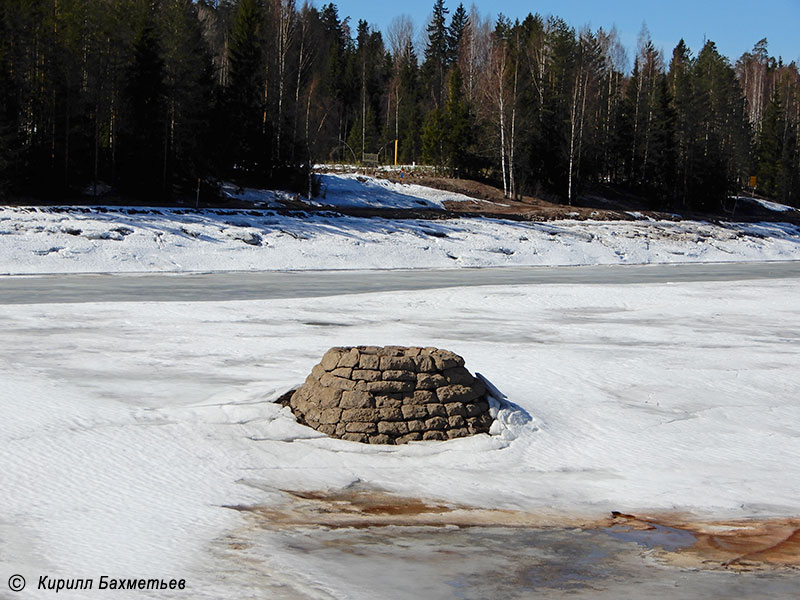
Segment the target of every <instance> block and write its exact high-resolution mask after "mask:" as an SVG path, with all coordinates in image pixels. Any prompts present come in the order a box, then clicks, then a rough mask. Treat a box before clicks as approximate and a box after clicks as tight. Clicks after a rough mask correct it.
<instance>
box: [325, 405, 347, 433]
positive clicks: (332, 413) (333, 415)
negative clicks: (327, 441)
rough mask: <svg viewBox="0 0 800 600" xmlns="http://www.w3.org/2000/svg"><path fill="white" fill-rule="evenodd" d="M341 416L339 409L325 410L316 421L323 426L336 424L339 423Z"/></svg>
mask: <svg viewBox="0 0 800 600" xmlns="http://www.w3.org/2000/svg"><path fill="white" fill-rule="evenodd" d="M341 416H342V409H341V408H326V409H324V410H322V411H320V413H319V419H318V420H319V422H320V423H323V424H328V423H333V424H336V423H338V422H339V417H341ZM348 420H349V419H348ZM334 429H335V428H334Z"/></svg>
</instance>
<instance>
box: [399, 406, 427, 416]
mask: <svg viewBox="0 0 800 600" xmlns="http://www.w3.org/2000/svg"><path fill="white" fill-rule="evenodd" d="M401 410H402V411H403V418H404V419H406V420H407V419H425V418H426V417H427V416H428V411H427V409H426V408H425V406H424V405H422V404H417V405H415V404H408V405H405V406H403V408H402V409H401Z"/></svg>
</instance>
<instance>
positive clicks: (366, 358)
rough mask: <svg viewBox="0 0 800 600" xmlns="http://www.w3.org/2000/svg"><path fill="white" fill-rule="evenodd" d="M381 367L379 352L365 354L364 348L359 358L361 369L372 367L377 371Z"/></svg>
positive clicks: (371, 368)
mask: <svg viewBox="0 0 800 600" xmlns="http://www.w3.org/2000/svg"><path fill="white" fill-rule="evenodd" d="M380 367H381V357H380V356H378V355H377V354H364V351H363V350H362V352H361V356H360V357H359V358H358V368H359V369H370V370H374V371H377V370H379V369H380Z"/></svg>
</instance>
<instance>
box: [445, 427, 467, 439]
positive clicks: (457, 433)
mask: <svg viewBox="0 0 800 600" xmlns="http://www.w3.org/2000/svg"><path fill="white" fill-rule="evenodd" d="M468 435H469V429H466V428H465V427H462V428H460V429H449V430H448V431H447V437H448V438H450V439H451V440H452V439H453V438H460V437H467V436H468Z"/></svg>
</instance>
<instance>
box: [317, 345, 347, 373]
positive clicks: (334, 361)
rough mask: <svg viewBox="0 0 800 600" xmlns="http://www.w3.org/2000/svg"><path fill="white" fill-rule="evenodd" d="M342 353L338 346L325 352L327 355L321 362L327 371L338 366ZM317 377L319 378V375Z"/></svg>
mask: <svg viewBox="0 0 800 600" xmlns="http://www.w3.org/2000/svg"><path fill="white" fill-rule="evenodd" d="M341 355H342V353H341V352H340V351H339V350H338V348H331V349H330V350H328V351H327V352H326V353H325V356H323V357H322V360H321V361H320V363H319V364H320V366H321V367H322V368H323V369H325V370H326V371H332V370H333V369H335V368H336V367H337V366H338V364H339V357H340V356H341ZM317 379H319V377H317Z"/></svg>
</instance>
